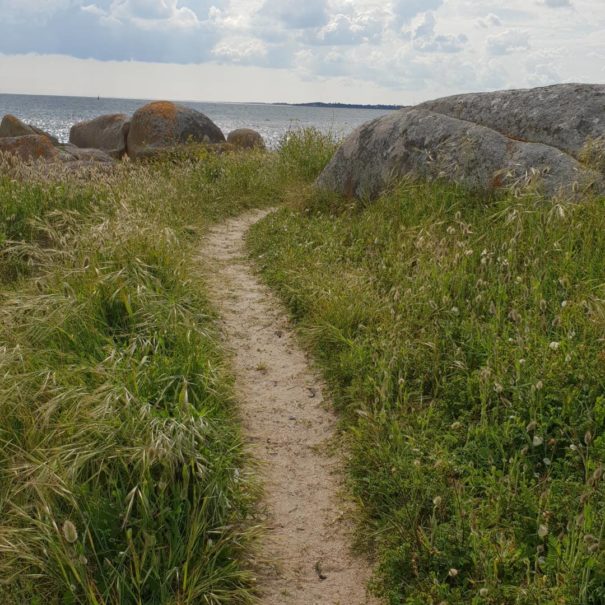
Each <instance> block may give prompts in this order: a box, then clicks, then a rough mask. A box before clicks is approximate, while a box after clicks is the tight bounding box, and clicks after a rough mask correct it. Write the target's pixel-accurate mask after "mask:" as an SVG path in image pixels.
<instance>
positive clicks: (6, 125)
mask: <svg viewBox="0 0 605 605" xmlns="http://www.w3.org/2000/svg"><path fill="white" fill-rule="evenodd" d="M28 135H41V136H45V137H47V138H48V139H49V140H50V142H51V143H52V144H53V145H58V144H59V141H58V140H57V139H56V138H55V137H53V136H52V135H50V134H48V132H44V130H42V129H40V128H37V127H36V126H32V125H31V124H26V123H25V122H23V121H21V120H20V119H19V118H17V117H16V116H13V115H11V114H6V115H5V116H4V117H3V118H2V122H0V139H3V138H13V137H23V136H28Z"/></svg>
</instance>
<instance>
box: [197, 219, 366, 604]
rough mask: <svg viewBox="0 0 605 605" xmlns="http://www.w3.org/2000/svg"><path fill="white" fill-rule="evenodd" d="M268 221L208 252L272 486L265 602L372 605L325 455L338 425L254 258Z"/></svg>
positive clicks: (256, 449) (220, 239)
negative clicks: (252, 249)
mask: <svg viewBox="0 0 605 605" xmlns="http://www.w3.org/2000/svg"><path fill="white" fill-rule="evenodd" d="M266 214H267V211H254V212H250V213H247V214H244V215H242V216H240V217H238V218H235V219H232V220H230V221H228V222H226V223H223V224H222V225H219V226H217V227H215V228H214V229H213V230H212V231H211V232H210V234H209V235H208V236H207V238H206V241H205V243H204V246H203V250H202V258H203V259H204V264H205V265H206V266H207V267H208V272H209V275H208V280H209V286H210V292H211V298H212V302H213V303H214V305H215V306H216V308H217V309H219V310H220V312H221V315H222V323H223V325H222V327H223V329H224V333H225V337H226V340H227V344H228V347H229V348H230V349H231V350H232V352H233V367H234V371H235V374H236V389H237V395H238V398H239V401H240V406H241V416H242V420H243V423H244V429H245V432H246V437H247V441H248V444H249V445H248V447H249V450H250V451H251V453H252V455H253V456H254V457H255V458H256V459H257V460H258V461H259V462H260V473H261V478H262V480H263V483H264V489H265V495H264V506H265V507H266V518H267V521H266V526H267V533H266V535H265V538H264V539H263V541H262V544H261V548H260V550H261V552H260V553H259V557H258V559H259V569H258V572H259V573H258V586H259V590H260V592H261V603H263V605H315V604H321V605H362V604H367V603H373V601H372V600H371V599H369V598H368V597H367V596H366V590H365V586H366V584H367V580H368V578H369V574H370V571H369V568H368V565H367V563H366V562H365V561H363V560H361V559H359V558H356V557H354V556H352V554H351V547H350V527H349V522H348V520H347V518H348V515H347V514H346V512H345V506H346V505H345V504H344V502H343V498H342V494H339V491H340V490H341V487H342V485H341V482H340V477H339V474H338V470H339V461H338V459H335V458H334V457H333V455H331V454H329V453H328V451H327V450H328V448H327V447H326V446H327V444H328V443H327V442H328V441H329V440H330V438H331V437H332V436H333V435H334V431H335V428H336V419H335V416H334V414H333V413H332V412H330V411H329V410H328V408H327V406H326V405H325V403H324V401H323V397H322V386H321V382H320V381H319V380H318V378H317V376H316V375H315V374H314V373H313V372H312V371H311V370H310V369H309V364H308V362H307V359H306V357H305V354H304V353H303V352H302V350H301V349H300V347H299V346H298V344H297V342H296V339H295V337H294V335H293V334H292V329H291V326H290V325H289V323H288V319H287V316H286V314H285V312H284V310H283V309H282V307H281V305H280V303H279V302H278V301H277V299H276V298H275V297H274V296H273V295H272V293H271V292H270V291H269V290H268V289H267V288H266V287H265V286H264V285H262V284H261V283H260V282H259V280H258V278H257V277H256V276H255V274H254V272H253V269H252V267H251V265H250V263H249V261H248V260H247V259H246V255H245V249H244V236H245V234H246V232H247V230H248V229H249V228H250V226H251V225H253V224H254V223H255V222H256V221H258V220H260V219H261V218H263V217H264V216H265V215H266ZM339 496H340V497H339Z"/></svg>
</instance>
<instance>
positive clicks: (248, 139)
mask: <svg viewBox="0 0 605 605" xmlns="http://www.w3.org/2000/svg"><path fill="white" fill-rule="evenodd" d="M227 143H231V144H232V145H234V146H235V147H237V148H238V149H263V150H264V149H266V145H265V141H264V139H263V137H262V135H261V134H260V133H259V132H256V130H252V129H251V128H238V129H237V130H233V131H232V132H230V133H229V136H228V137H227Z"/></svg>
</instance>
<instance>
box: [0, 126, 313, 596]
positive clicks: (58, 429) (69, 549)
mask: <svg viewBox="0 0 605 605" xmlns="http://www.w3.org/2000/svg"><path fill="white" fill-rule="evenodd" d="M296 136H297V137H299V138H302V137H304V136H306V135H304V134H302V133H301V134H299V135H296ZM314 140H315V139H314V138H313V137H311V138H310V139H308V141H307V143H308V144H309V145H311V144H312V142H313V141H314ZM286 162H287V163H288V165H289V166H292V165H293V164H292V159H291V158H290V157H289V156H288V154H287V153H279V152H277V153H260V152H259V153H256V152H253V153H234V154H225V155H221V156H218V155H216V154H210V153H207V152H204V151H203V150H198V151H196V152H195V153H189V154H186V155H184V156H183V157H179V158H175V157H166V158H163V159H162V160H157V161H152V162H146V163H124V164H123V165H120V166H118V167H116V168H115V169H112V170H110V171H106V170H101V171H97V170H89V171H86V173H84V174H82V173H78V172H74V171H70V170H69V169H65V168H61V167H59V166H45V167H44V169H41V167H40V166H35V167H31V166H30V167H28V166H23V165H18V164H14V163H9V162H4V163H2V165H1V166H0V233H2V239H1V240H0V376H1V379H0V603H2V604H3V605H4V604H6V605H23V604H24V603H31V604H33V605H36V604H46V603H48V604H49V605H69V604H78V605H79V604H91V605H101V604H103V605H114V604H115V605H135V604H136V605H154V604H157V605H170V604H174V605H176V604H179V605H193V604H197V603H205V604H208V605H218V604H221V603H230V604H231V603H234V604H235V603H242V604H245V603H249V602H251V601H252V600H253V592H254V582H253V577H252V573H251V572H250V566H249V565H248V563H247V560H248V556H249V546H250V542H251V539H252V537H253V535H254V534H255V533H256V530H255V528H254V527H253V526H251V521H250V518H251V517H252V516H253V512H254V508H253V505H254V500H255V493H256V489H255V486H254V482H253V481H252V480H251V479H250V469H249V468H248V467H247V465H246V461H245V460H244V456H243V453H242V448H241V443H240V437H239V427H238V423H237V421H236V419H235V415H234V413H233V401H232V389H231V378H230V374H229V371H228V369H227V368H225V362H224V356H223V352H222V350H221V346H220V343H219V339H218V334H217V331H216V329H215V325H214V319H213V316H214V311H213V310H212V309H210V308H209V307H208V304H207V302H206V298H205V290H204V289H205V285H204V281H203V276H202V271H200V268H201V267H203V264H204V259H200V258H198V256H199V238H200V235H201V234H203V233H204V231H205V229H206V228H207V227H208V226H209V225H211V224H212V223H213V222H214V221H217V220H220V219H222V218H224V217H227V216H230V215H235V214H237V213H240V212H242V210H244V209H246V208H252V207H259V206H263V205H267V204H275V203H279V202H280V200H281V199H282V198H284V197H285V196H287V192H288V191H289V190H290V189H298V188H300V187H302V186H304V185H305V184H306V183H304V182H303V181H302V180H301V178H300V177H298V176H293V175H291V174H288V172H287V171H286V170H284V169H283V166H284V164H285V163H286ZM305 170H306V169H305ZM296 174H300V172H297V173H296Z"/></svg>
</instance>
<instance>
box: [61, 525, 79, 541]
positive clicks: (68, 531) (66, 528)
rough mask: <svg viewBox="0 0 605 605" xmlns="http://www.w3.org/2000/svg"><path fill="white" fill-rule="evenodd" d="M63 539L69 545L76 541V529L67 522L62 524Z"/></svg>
mask: <svg viewBox="0 0 605 605" xmlns="http://www.w3.org/2000/svg"><path fill="white" fill-rule="evenodd" d="M63 537H64V538H65V540H66V541H67V542H69V543H70V544H73V543H74V542H77V540H78V530H77V529H76V526H75V525H74V524H73V523H72V522H71V521H69V520H67V521H65V523H63Z"/></svg>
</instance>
